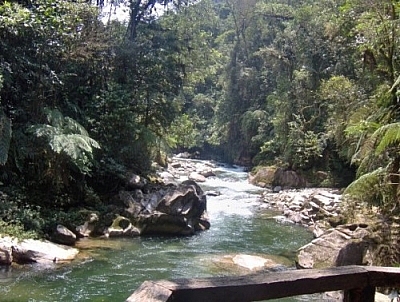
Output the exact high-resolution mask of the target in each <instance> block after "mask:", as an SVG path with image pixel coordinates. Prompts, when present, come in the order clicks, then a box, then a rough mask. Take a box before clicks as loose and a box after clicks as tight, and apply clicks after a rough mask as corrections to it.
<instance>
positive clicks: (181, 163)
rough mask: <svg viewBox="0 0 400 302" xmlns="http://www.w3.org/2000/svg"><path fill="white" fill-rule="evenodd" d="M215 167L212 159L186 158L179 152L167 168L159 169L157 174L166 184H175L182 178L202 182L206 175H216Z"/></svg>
mask: <svg viewBox="0 0 400 302" xmlns="http://www.w3.org/2000/svg"><path fill="white" fill-rule="evenodd" d="M215 168H216V164H215V163H214V162H212V161H193V160H188V159H187V158H186V156H184V155H181V154H179V155H178V156H176V157H174V158H172V159H171V160H170V163H169V165H168V168H164V169H162V170H160V171H159V172H158V175H159V177H160V178H161V180H162V182H163V183H166V184H177V183H178V182H179V181H180V180H182V179H189V180H193V181H195V182H199V183H202V182H205V181H206V179H207V178H208V177H213V176H216V174H215V173H214V169H215Z"/></svg>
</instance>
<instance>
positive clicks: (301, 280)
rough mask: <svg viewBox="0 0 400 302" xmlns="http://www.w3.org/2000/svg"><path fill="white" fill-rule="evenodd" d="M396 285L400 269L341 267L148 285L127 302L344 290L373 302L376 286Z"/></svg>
mask: <svg viewBox="0 0 400 302" xmlns="http://www.w3.org/2000/svg"><path fill="white" fill-rule="evenodd" d="M394 285H400V269H399V268H382V267H364V266H341V267H334V268H328V269H319V270H318V269H309V270H288V271H281V272H268V273H259V274H254V275H246V276H235V277H217V278H207V279H179V280H173V281H168V280H160V281H154V282H149V281H146V282H145V283H143V284H142V286H141V287H140V288H139V289H138V290H137V291H135V293H134V294H133V295H132V296H131V297H130V298H128V300H127V301H129V302H133V301H154V302H155V301H157V302H161V301H174V302H180V301H184V302H187V301H191V302H203V301H208V302H213V301H224V302H236V301H241V302H245V301H260V300H268V299H275V298H282V297H289V296H297V295H302V294H312V293H320V292H326V291H334V290H344V291H345V292H346V295H347V296H348V297H350V298H352V299H353V300H348V301H356V300H358V299H361V300H360V301H373V298H372V300H371V297H373V294H374V292H375V287H376V286H394ZM159 291H160V292H159Z"/></svg>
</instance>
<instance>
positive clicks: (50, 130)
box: [29, 124, 61, 138]
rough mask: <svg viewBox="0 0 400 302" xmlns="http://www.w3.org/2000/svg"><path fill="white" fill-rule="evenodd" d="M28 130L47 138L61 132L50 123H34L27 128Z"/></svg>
mask: <svg viewBox="0 0 400 302" xmlns="http://www.w3.org/2000/svg"><path fill="white" fill-rule="evenodd" d="M29 132H31V133H33V134H35V135H36V136H37V137H45V138H49V137H52V136H54V135H57V134H61V129H59V128H56V127H54V126H50V125H44V124H39V125H34V126H31V127H30V128H29Z"/></svg>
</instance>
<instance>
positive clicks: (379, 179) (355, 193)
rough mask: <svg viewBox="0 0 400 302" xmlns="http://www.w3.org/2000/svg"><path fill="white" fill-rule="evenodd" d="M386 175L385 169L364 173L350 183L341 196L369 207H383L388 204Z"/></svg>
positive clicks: (388, 187) (388, 186)
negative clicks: (364, 203)
mask: <svg viewBox="0 0 400 302" xmlns="http://www.w3.org/2000/svg"><path fill="white" fill-rule="evenodd" d="M386 174H387V171H386V169H385V168H378V169H376V170H374V171H372V172H369V173H365V174H363V175H362V176H360V177H359V178H358V179H357V180H355V181H354V182H352V183H351V184H350V185H349V186H348V187H347V188H346V190H345V191H344V193H343V194H344V195H349V196H350V198H352V199H356V200H360V201H362V202H366V203H367V204H370V205H377V206H381V207H384V206H386V204H387V203H389V202H390V200H389V197H390V195H389V194H388V192H389V190H390V185H389V184H388V183H387V182H386V180H385V177H386Z"/></svg>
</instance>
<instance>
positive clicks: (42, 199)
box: [0, 0, 400, 229]
mask: <svg viewBox="0 0 400 302" xmlns="http://www.w3.org/2000/svg"><path fill="white" fill-rule="evenodd" d="M114 11H115V12H122V11H125V12H126V14H125V16H126V17H124V18H115V16H113V14H114ZM399 12H400V4H399V3H398V1H394V0H367V1H366V0H362V1H361V0H318V1H316V0H301V1H300V0H299V1H292V0H201V1H199V0H197V1H190V0H187V1H183V0H181V1H179V0H126V1H112V2H110V1H107V0H102V1H90V0H89V1H87V0H86V1H80V0H78V1H67V0H20V1H14V0H12V1H0V102H1V103H0V132H1V136H0V182H1V186H0V189H1V190H2V197H1V198H2V199H1V200H3V201H2V203H1V205H0V206H1V211H0V213H1V217H0V219H3V220H4V221H6V222H7V223H21V224H23V225H24V226H25V227H26V228H37V229H43V228H45V225H44V224H45V222H41V221H42V220H41V217H42V215H44V214H43V211H44V210H43V209H44V208H46V209H47V210H49V209H53V210H57V211H58V210H60V209H61V210H65V211H67V210H69V209H71V208H79V207H91V206H92V207H94V206H98V204H99V203H100V204H101V202H102V201H104V199H105V198H107V196H109V195H110V194H111V193H112V192H115V191H117V190H118V189H119V188H120V187H121V182H122V180H121V179H122V178H123V175H125V174H126V173H127V172H128V171H134V172H135V173H137V174H139V175H149V174H150V173H151V172H152V163H153V162H158V163H159V164H161V165H165V164H166V156H167V155H168V154H170V153H172V152H180V151H193V150H196V151H198V152H199V153H200V154H201V155H202V156H204V157H213V158H215V159H218V160H222V161H227V162H232V163H238V164H241V165H248V166H251V167H253V166H258V165H277V166H280V167H283V168H285V169H289V170H295V171H300V172H302V173H304V174H305V175H313V173H315V172H317V171H324V173H327V175H329V177H328V178H327V181H326V182H325V183H324V184H323V185H329V186H342V187H343V186H347V185H348V184H349V183H350V182H352V183H351V185H350V186H348V188H347V190H346V193H348V194H350V195H352V196H354V197H355V198H358V199H360V200H363V201H367V202H369V203H371V204H376V205H378V206H380V207H382V209H387V210H389V209H390V211H394V210H398V209H397V208H398V202H397V199H398V197H397V196H398V194H399V186H398V185H399V181H400V179H399V167H400V157H399V151H400V145H399V143H400V135H399V133H400V132H399V130H400V126H399V125H400V124H399V118H400V116H399V92H398V89H399V84H400V65H399V63H400V62H399V54H398V52H399V49H400V47H399V44H398V43H400V25H399V24H400V23H399ZM109 14H110V15H109ZM5 200H6V201H7V202H5ZM21 207H24V208H25V212H23V213H22V214H21V212H20V211H18V210H15V209H19V208H21ZM60 215H61V214H60ZM59 218H60V217H57V219H59Z"/></svg>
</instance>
